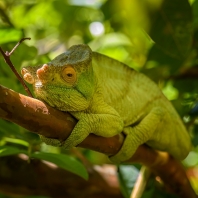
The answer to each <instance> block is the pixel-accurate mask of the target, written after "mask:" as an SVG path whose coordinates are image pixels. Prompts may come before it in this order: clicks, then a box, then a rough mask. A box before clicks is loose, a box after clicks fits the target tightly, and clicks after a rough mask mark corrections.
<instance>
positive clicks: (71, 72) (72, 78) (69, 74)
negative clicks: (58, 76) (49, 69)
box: [62, 66, 76, 85]
mask: <svg viewBox="0 0 198 198" xmlns="http://www.w3.org/2000/svg"><path fill="white" fill-rule="evenodd" d="M62 77H63V79H64V80H65V81H66V82H67V83H69V84H71V85H73V84H74V83H75V82H76V71H75V69H74V68H73V67H72V66H68V67H66V68H65V69H64V70H63V72H62Z"/></svg>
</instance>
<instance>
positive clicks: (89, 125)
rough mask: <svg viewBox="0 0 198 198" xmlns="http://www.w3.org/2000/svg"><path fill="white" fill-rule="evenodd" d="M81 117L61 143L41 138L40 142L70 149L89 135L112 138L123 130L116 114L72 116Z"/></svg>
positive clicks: (81, 114) (56, 140) (119, 118)
mask: <svg viewBox="0 0 198 198" xmlns="http://www.w3.org/2000/svg"><path fill="white" fill-rule="evenodd" d="M75 114H76V115H77V114H80V116H79V115H77V116H76V117H81V118H80V119H79V121H78V123H77V124H76V126H75V127H74V129H73V130H72V132H71V134H70V136H69V137H68V138H67V139H66V140H65V141H63V142H60V141H59V140H58V139H54V138H47V137H44V136H41V140H42V141H43V142H45V143H46V144H48V145H52V146H56V147H63V148H65V149H70V148H72V147H75V146H77V145H78V144H80V143H81V142H82V141H83V140H84V139H85V138H86V137H87V136H88V135H89V134H90V133H94V134H96V135H98V136H103V137H112V136H114V135H116V134H119V133H121V132H122V130H123V126H124V124H123V121H122V119H121V117H120V116H119V115H117V114H86V113H82V112H75V113H72V115H75Z"/></svg>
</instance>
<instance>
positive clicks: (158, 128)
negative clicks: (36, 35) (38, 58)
mask: <svg viewBox="0 0 198 198" xmlns="http://www.w3.org/2000/svg"><path fill="white" fill-rule="evenodd" d="M22 75H23V78H24V79H25V80H26V81H27V82H28V83H30V84H33V87H34V93H35V95H36V97H37V98H38V99H40V100H42V101H45V102H46V103H48V104H49V105H50V106H52V107H54V108H56V109H58V110H61V111H68V112H70V114H72V115H73V116H74V117H75V118H76V119H77V120H78V123H77V124H76V126H75V127H74V129H73V131H72V133H71V134H70V136H69V137H68V138H67V139H66V140H65V141H64V142H60V141H59V140H57V139H52V138H47V137H43V136H41V138H42V140H43V141H44V142H45V143H46V144H50V145H53V146H62V147H63V148H66V149H68V148H71V147H74V146H77V145H78V144H79V143H80V142H82V141H83V140H84V139H85V138H86V137H87V136H88V135H89V134H90V133H94V134H96V135H98V136H103V137H111V136H114V135H116V134H119V133H121V132H123V133H124V134H125V136H126V137H125V140H124V143H123V145H122V148H121V149H120V151H119V152H118V153H117V154H116V155H114V156H111V157H110V160H112V161H113V162H115V163H120V162H122V161H126V160H127V159H129V158H131V157H132V155H133V154H134V153H135V151H136V149H137V148H138V146H139V145H141V144H144V143H146V144H147V145H148V146H150V147H152V148H154V149H157V150H161V151H167V152H169V153H170V154H171V155H173V156H174V157H175V158H177V159H180V160H181V159H184V158H185V157H186V156H187V155H188V153H189V151H190V148H191V141H190V137H189V135H188V133H187V131H186V129H185V127H184V125H183V123H182V121H181V119H180V117H179V116H178V114H177V112H176V111H175V109H174V108H173V107H172V105H171V104H170V102H169V101H168V100H167V99H166V98H165V96H164V95H163V94H162V92H161V91H160V90H159V88H158V86H157V85H156V84H155V83H154V82H152V81H151V80H150V79H149V78H148V77H146V76H145V75H143V74H141V73H138V72H136V71H135V70H133V69H131V68H129V67H128V66H126V65H125V64H123V63H120V62H119V61H116V60H114V59H111V58H109V57H107V56H105V55H102V54H99V53H97V52H92V50H91V49H90V48H89V47H88V46H87V45H83V44H82V45H74V46H72V47H71V48H69V49H68V51H66V52H64V53H63V54H60V55H59V56H57V57H56V58H55V59H53V60H52V61H51V62H49V63H47V64H44V65H42V66H40V67H39V66H37V67H25V68H23V69H22Z"/></svg>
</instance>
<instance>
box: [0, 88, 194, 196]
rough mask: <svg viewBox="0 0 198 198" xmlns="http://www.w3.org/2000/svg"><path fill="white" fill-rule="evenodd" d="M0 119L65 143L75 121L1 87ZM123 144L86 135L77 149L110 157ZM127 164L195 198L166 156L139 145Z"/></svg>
mask: <svg viewBox="0 0 198 198" xmlns="http://www.w3.org/2000/svg"><path fill="white" fill-rule="evenodd" d="M22 112H23V113H22ZM0 118H2V119H5V120H9V121H11V122H14V123H16V124H18V125H20V126H22V127H24V128H26V129H28V130H30V131H32V132H34V133H38V134H41V135H44V136H46V137H51V138H56V139H59V140H65V139H66V138H67V137H68V136H69V135H70V133H71V131H72V129H73V128H74V126H75V124H76V122H77V121H76V120H75V119H74V118H73V117H72V116H71V115H70V114H68V113H64V112H61V111H58V110H56V109H53V108H52V107H50V106H49V105H47V104H45V103H43V102H41V101H39V100H37V99H34V98H30V97H27V96H24V95H22V94H19V93H16V92H14V91H12V90H9V89H7V88H5V87H3V86H0ZM123 141H124V135H123V134H119V135H116V136H114V137H110V138H104V137H99V136H96V135H94V134H90V135H89V136H88V137H87V138H86V139H85V140H84V141H83V142H82V143H80V144H79V145H78V146H79V147H83V148H87V149H92V150H95V151H98V152H101V153H104V154H106V155H108V156H111V155H114V154H116V153H117V152H118V151H119V149H120V148H121V146H122V143H123ZM128 162H130V163H134V162H136V163H140V164H143V165H146V166H147V167H149V168H150V169H151V170H152V172H153V173H154V174H155V175H156V176H159V177H160V178H161V179H162V180H163V182H164V183H165V185H166V187H167V188H168V189H170V190H171V191H172V192H173V193H175V194H177V195H178V196H179V197H182V198H186V197H188V198H195V197H197V195H196V194H195V192H194V191H193V189H192V187H191V185H190V182H189V180H188V178H187V176H186V173H185V170H184V168H183V166H182V165H181V163H180V162H178V161H177V160H175V159H173V158H172V157H171V156H169V155H168V154H167V153H164V152H159V151H155V150H153V149H151V148H150V147H148V146H146V145H142V146H140V147H139V148H138V149H137V151H136V153H135V154H134V155H133V156H132V157H131V159H130V160H128ZM0 188H1V187H0Z"/></svg>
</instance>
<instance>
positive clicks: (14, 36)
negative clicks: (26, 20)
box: [0, 28, 23, 44]
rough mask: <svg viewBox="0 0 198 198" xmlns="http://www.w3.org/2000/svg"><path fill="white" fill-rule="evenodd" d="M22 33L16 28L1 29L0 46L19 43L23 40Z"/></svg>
mask: <svg viewBox="0 0 198 198" xmlns="http://www.w3.org/2000/svg"><path fill="white" fill-rule="evenodd" d="M22 35H23V34H22V31H21V30H18V29H15V28H4V29H3V28H2V29H0V44H3V43H8V42H13V41H19V40H20V39H21V38H22Z"/></svg>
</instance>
